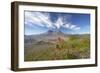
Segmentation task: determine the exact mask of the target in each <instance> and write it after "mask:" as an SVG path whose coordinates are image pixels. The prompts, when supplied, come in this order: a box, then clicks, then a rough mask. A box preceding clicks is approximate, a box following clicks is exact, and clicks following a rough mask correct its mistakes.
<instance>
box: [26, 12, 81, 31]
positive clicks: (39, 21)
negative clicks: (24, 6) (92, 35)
mask: <svg viewBox="0 0 100 73" xmlns="http://www.w3.org/2000/svg"><path fill="white" fill-rule="evenodd" d="M68 18H69V16H68V17H67V16H58V19H57V20H56V22H52V21H51V19H50V13H42V12H27V11H26V12H25V24H26V25H30V26H32V25H33V24H34V25H37V26H41V27H47V28H49V29H60V28H61V27H63V28H66V29H71V30H79V29H80V27H79V26H77V25H75V24H71V22H68V21H67V19H68ZM29 23H32V24H29Z"/></svg>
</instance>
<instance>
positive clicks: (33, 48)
mask: <svg viewBox="0 0 100 73" xmlns="http://www.w3.org/2000/svg"><path fill="white" fill-rule="evenodd" d="M88 58H90V36H89V35H86V34H84V35H70V36H66V37H64V39H63V38H62V37H57V38H56V39H53V40H51V39H48V40H47V39H46V40H44V39H43V40H41V41H35V42H34V41H31V43H29V42H28V43H25V49H24V60H25V61H45V60H69V59H88Z"/></svg>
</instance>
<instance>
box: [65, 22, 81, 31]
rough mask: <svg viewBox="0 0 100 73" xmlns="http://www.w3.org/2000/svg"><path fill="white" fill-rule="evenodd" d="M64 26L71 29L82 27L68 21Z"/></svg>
mask: <svg viewBox="0 0 100 73" xmlns="http://www.w3.org/2000/svg"><path fill="white" fill-rule="evenodd" d="M63 27H64V28H66V29H71V30H79V29H80V27H79V26H77V25H74V24H71V23H67V24H65V25H63Z"/></svg>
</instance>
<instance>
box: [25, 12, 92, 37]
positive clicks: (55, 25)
mask: <svg viewBox="0 0 100 73" xmlns="http://www.w3.org/2000/svg"><path fill="white" fill-rule="evenodd" d="M24 27H25V28H24V30H25V31H24V32H25V35H35V34H42V33H45V32H47V31H48V30H53V31H58V30H59V31H62V32H63V33H65V34H87V33H88V34H89V33H90V14H81V13H80V14H79V13H60V12H39V11H38V12H36V11H24Z"/></svg>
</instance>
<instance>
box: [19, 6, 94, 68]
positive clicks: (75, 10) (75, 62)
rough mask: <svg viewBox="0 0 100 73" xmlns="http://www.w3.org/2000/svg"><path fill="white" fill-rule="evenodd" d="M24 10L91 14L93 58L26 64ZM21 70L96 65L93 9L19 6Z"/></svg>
mask: <svg viewBox="0 0 100 73" xmlns="http://www.w3.org/2000/svg"><path fill="white" fill-rule="evenodd" d="M24 10H30V11H47V12H48V11H49V12H69V13H89V14H90V15H91V22H90V23H91V26H90V27H91V32H90V33H91V46H90V47H91V50H90V51H91V52H90V54H91V56H90V57H91V58H90V59H82V60H81V59H78V60H59V61H58V60H56V61H37V62H24V25H23V24H24ZM18 16H19V18H18V19H19V26H20V27H19V48H18V49H19V54H18V57H19V61H18V62H19V68H31V67H32V68H35V67H50V66H63V65H83V64H95V11H94V10H93V9H79V8H67V7H66V8H63V7H45V6H27V5H26V6H25V5H20V6H19V15H18Z"/></svg>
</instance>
